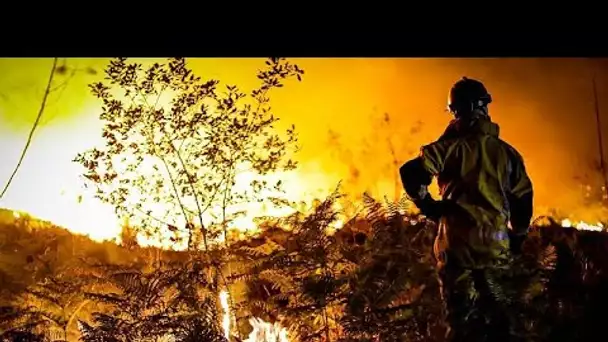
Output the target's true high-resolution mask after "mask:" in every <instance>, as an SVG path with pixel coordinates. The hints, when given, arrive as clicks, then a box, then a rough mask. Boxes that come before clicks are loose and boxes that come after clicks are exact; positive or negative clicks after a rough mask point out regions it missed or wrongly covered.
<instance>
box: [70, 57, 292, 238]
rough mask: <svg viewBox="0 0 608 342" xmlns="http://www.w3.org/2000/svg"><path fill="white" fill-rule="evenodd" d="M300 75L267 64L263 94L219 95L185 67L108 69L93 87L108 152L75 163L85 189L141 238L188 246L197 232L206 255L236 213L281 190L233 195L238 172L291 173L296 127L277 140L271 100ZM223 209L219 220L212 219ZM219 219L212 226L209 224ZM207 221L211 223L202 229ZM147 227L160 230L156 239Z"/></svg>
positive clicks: (258, 185) (178, 63) (255, 188)
mask: <svg viewBox="0 0 608 342" xmlns="http://www.w3.org/2000/svg"><path fill="white" fill-rule="evenodd" d="M302 74H303V71H302V70H301V69H299V68H298V66H297V65H294V64H291V63H289V62H287V61H286V60H285V59H282V58H272V59H270V60H269V61H268V62H267V63H266V67H265V68H264V69H263V70H260V71H259V72H258V75H257V76H258V78H259V79H260V81H261V84H260V86H259V87H258V88H256V89H254V90H252V91H251V93H250V94H245V93H243V92H241V91H240V90H239V89H238V88H237V87H236V86H232V85H227V86H226V87H225V89H223V90H220V88H218V85H219V82H218V81H217V80H208V81H204V80H203V79H202V78H201V77H199V76H196V75H195V74H194V73H193V72H192V70H191V69H189V68H188V67H187V64H186V61H185V59H183V58H172V59H170V60H169V61H168V63H166V64H159V63H155V64H153V65H151V66H150V67H148V68H146V69H144V68H143V66H142V65H141V64H138V63H129V62H128V61H127V59H125V58H118V59H115V60H113V61H111V62H110V65H109V66H108V67H107V68H106V70H105V75H106V81H104V82H99V83H94V84H91V85H90V88H91V92H92V93H93V95H95V96H96V97H97V98H99V99H100V100H101V101H102V102H103V107H102V113H101V114H100V119H101V120H102V121H103V122H104V123H105V127H104V130H103V138H104V139H105V146H103V147H96V148H93V149H91V150H88V151H86V152H84V153H80V154H78V156H77V157H76V158H75V161H76V162H78V163H79V164H81V165H82V166H83V167H84V168H85V172H84V178H85V180H86V182H85V184H87V185H89V186H93V187H94V188H95V190H96V191H97V192H96V196H97V197H98V198H99V199H101V200H102V201H104V202H106V203H109V204H111V205H113V206H114V207H115V208H116V212H117V213H118V214H119V215H120V216H127V217H129V218H130V219H131V222H133V223H134V225H135V226H139V227H144V232H145V233H147V234H153V235H154V234H158V233H159V230H160V231H162V232H163V233H164V234H169V235H170V234H173V235H174V240H175V242H176V243H177V242H182V243H184V242H186V240H187V243H188V244H187V246H188V247H189V248H194V247H198V246H193V243H192V235H193V232H194V231H195V230H196V231H200V232H201V233H202V240H203V245H204V247H208V246H207V245H208V243H209V242H211V241H215V238H216V237H217V235H218V234H219V233H220V232H221V231H208V226H209V225H211V224H213V223H215V224H217V223H218V222H219V223H220V225H219V226H220V227H222V228H224V231H223V232H221V233H224V234H225V233H226V232H225V227H226V224H227V223H228V222H229V221H230V220H231V219H233V218H234V215H236V213H235V212H230V208H231V207H232V206H233V205H235V204H238V203H243V202H248V201H252V200H260V201H261V200H263V199H264V197H265V196H262V195H264V194H263V192H264V190H276V191H280V190H281V184H280V182H279V183H278V184H267V182H265V181H264V180H263V179H260V178H259V177H257V178H255V177H254V179H253V180H252V182H251V184H250V185H251V187H248V188H250V189H251V191H249V190H241V189H237V188H235V185H236V179H237V176H238V175H239V174H240V173H243V172H249V173H253V175H265V174H267V173H269V172H273V171H280V170H290V169H293V168H295V167H296V163H295V162H294V161H293V160H291V159H290V156H289V153H290V152H292V148H293V147H295V144H296V142H297V139H296V134H295V127H293V126H292V127H291V128H289V129H288V130H287V131H286V134H285V135H281V134H279V133H277V132H276V131H275V128H274V125H275V123H276V122H277V120H278V118H277V117H276V116H275V115H274V114H273V113H272V112H271V108H270V104H269V97H268V95H269V92H270V90H271V89H273V88H277V87H282V86H283V81H284V80H286V79H289V78H297V79H298V80H299V79H300V78H301V75H302ZM217 208H219V210H216V209H217ZM213 215H215V217H216V218H217V219H212V221H211V222H209V220H208V218H209V217H213ZM206 220H207V221H206ZM152 227H155V228H156V230H157V231H156V232H153V231H152V230H151V229H152Z"/></svg>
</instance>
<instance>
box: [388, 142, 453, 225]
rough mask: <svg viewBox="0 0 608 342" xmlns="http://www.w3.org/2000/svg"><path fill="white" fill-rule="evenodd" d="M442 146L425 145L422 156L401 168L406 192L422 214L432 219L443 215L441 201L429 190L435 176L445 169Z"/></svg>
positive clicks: (400, 172) (435, 144)
mask: <svg viewBox="0 0 608 342" xmlns="http://www.w3.org/2000/svg"><path fill="white" fill-rule="evenodd" d="M441 147H442V144H439V143H434V144H431V145H428V146H424V147H423V148H422V149H421V153H420V156H418V157H417V158H414V159H412V160H410V161H408V162H407V163H405V164H403V166H401V168H400V169H399V174H400V176H401V182H402V183H403V188H404V189H405V192H406V193H407V195H408V196H409V197H410V198H411V199H412V201H413V202H414V204H416V206H417V207H418V209H420V211H421V212H422V214H423V215H425V216H426V217H428V218H429V219H431V220H438V219H439V217H440V216H441V202H440V201H436V200H434V199H433V197H432V196H431V194H430V193H429V192H428V186H429V185H431V182H432V181H433V177H434V176H435V175H437V174H438V173H439V172H440V170H442V169H443V159H444V158H443V156H442V151H443V149H442V148H441Z"/></svg>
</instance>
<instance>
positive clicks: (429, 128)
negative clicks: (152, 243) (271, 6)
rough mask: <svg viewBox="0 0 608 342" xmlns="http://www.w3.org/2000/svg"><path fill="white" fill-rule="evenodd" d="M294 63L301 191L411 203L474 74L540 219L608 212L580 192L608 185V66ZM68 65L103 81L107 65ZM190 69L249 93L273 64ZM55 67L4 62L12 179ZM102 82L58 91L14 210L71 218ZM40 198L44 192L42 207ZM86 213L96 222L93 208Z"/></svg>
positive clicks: (225, 63) (497, 61)
mask: <svg viewBox="0 0 608 342" xmlns="http://www.w3.org/2000/svg"><path fill="white" fill-rule="evenodd" d="M293 61H294V62H296V63H298V64H299V65H300V66H301V67H302V68H303V69H304V70H305V75H304V78H303V82H301V83H298V84H293V83H290V84H287V85H286V86H285V87H284V88H282V89H278V91H277V92H275V93H273V94H272V100H271V103H272V105H273V109H274V112H275V113H276V115H277V116H279V117H280V118H281V122H282V124H283V125H287V124H292V123H293V124H295V125H296V128H297V129H298V131H299V133H300V142H301V146H302V149H301V151H300V154H299V156H298V159H299V160H300V161H301V164H300V170H299V171H298V174H299V177H298V179H299V181H298V182H300V183H301V184H300V185H301V186H300V188H306V189H307V190H309V191H310V192H317V193H319V196H322V194H327V192H328V191H329V190H330V189H332V188H334V187H335V185H336V184H337V183H338V181H340V180H342V183H343V189H344V190H346V192H348V193H350V194H361V193H362V192H363V191H370V192H372V193H374V194H376V195H378V194H387V195H389V196H396V195H398V194H400V193H401V188H400V184H399V180H398V179H397V168H398V167H399V165H401V164H402V163H403V162H405V161H406V160H408V159H409V158H412V157H414V156H415V155H416V154H417V152H418V150H419V148H420V146H421V145H422V144H426V143H429V142H431V141H433V140H435V139H437V138H438V137H439V135H440V134H441V133H442V132H443V130H444V129H445V126H446V125H447V123H448V122H449V120H450V119H451V117H450V115H449V114H448V113H446V111H445V108H446V99H447V93H448V90H449V88H450V87H451V86H452V84H453V83H454V82H455V81H457V80H458V79H459V78H461V77H462V76H468V77H471V78H475V79H478V80H480V81H482V82H484V84H485V85H486V87H487V88H488V90H489V91H490V93H491V94H492V96H493V100H494V102H493V103H492V104H491V105H490V115H491V117H492V119H493V120H494V121H495V122H496V123H498V124H499V125H500V128H501V136H502V138H503V139H505V140H506V141H507V142H509V143H510V144H511V145H513V146H514V147H516V148H517V149H518V150H519V151H520V153H521V154H522V155H523V156H524V158H525V163H526V166H527V168H528V171H529V173H530V176H531V178H532V181H533V182H534V186H535V194H536V198H535V202H536V206H537V214H540V213H542V212H545V211H546V208H548V207H553V208H558V209H562V210H563V211H564V212H566V213H573V214H574V215H575V216H576V217H577V218H579V219H585V220H594V219H596V218H598V217H597V216H598V215H599V214H601V213H599V212H598V211H597V210H596V209H594V208H593V207H592V206H590V205H588V204H586V203H585V201H584V200H585V198H584V191H582V188H581V187H582V186H583V185H585V184H589V185H591V186H592V187H593V188H594V189H597V188H599V187H600V186H601V185H602V182H601V176H600V175H599V174H598V172H597V171H594V170H593V166H594V164H597V162H598V160H599V158H598V143H597V129H596V124H595V123H596V118H595V113H594V102H593V92H592V75H593V73H594V72H595V74H596V78H597V88H598V97H599V100H600V101H599V103H600V110H601V114H602V123H603V124H602V127H603V129H604V131H605V132H606V133H607V134H605V135H606V138H607V139H608V130H607V129H606V128H608V101H606V99H607V95H608V93H607V88H608V72H607V71H608V61H607V60H590V59H548V58H543V59H531V58H527V59H505V58H494V59H425V58H403V59H380V58H376V59H343V58H326V59H296V60H293ZM67 62H68V65H78V67H80V68H85V67H89V66H90V67H94V68H95V69H97V70H98V71H99V72H101V70H102V69H103V68H104V67H105V65H106V63H107V60H104V59H79V60H68V61H67ZM188 63H189V65H190V66H191V67H192V68H193V70H194V72H195V73H197V74H199V75H201V76H202V77H203V78H205V79H209V78H214V79H219V80H220V81H221V82H222V83H223V84H225V83H228V84H237V85H239V86H240V87H242V89H243V90H249V89H252V88H253V86H255V84H256V82H257V79H256V78H255V71H256V70H257V69H258V68H259V67H261V66H262V64H263V63H264V61H263V60H259V59H204V58H192V59H188ZM50 65H51V60H50V59H31V60H26V59H12V60H9V59H7V60H1V61H0V71H1V72H2V75H3V77H2V78H0V120H1V122H0V130H1V131H2V132H4V133H3V136H0V140H2V141H3V144H2V146H0V149H1V150H0V152H2V155H3V156H4V157H5V158H4V159H5V160H4V163H3V165H4V166H3V167H2V168H0V180H2V181H4V180H5V179H6V178H7V177H8V175H9V174H10V171H11V170H12V168H13V167H14V164H15V162H16V160H17V156H18V154H19V152H20V149H21V148H22V147H23V143H24V140H25V137H26V136H27V130H28V129H29V128H30V127H31V123H32V122H33V120H34V117H35V114H36V112H37V107H38V106H39V103H40V97H41V94H42V90H43V89H44V85H45V83H44V82H45V81H46V79H47V77H48V72H49V68H50ZM102 77H103V75H102V74H101V73H98V74H97V75H85V74H77V75H76V76H75V77H74V78H73V79H71V80H70V82H69V83H68V86H67V88H66V89H65V90H61V91H58V92H56V93H55V94H53V96H52V99H51V100H50V106H49V108H48V110H47V111H46V112H45V118H44V119H43V123H44V125H43V127H40V129H39V132H38V133H37V135H36V137H35V138H34V141H33V143H32V146H31V148H30V150H29V151H28V156H27V157H26V160H25V161H24V163H23V166H22V169H21V170H20V173H19V174H18V176H17V177H16V179H15V182H14V184H12V185H11V189H10V190H9V198H7V199H6V201H7V203H8V204H10V203H13V204H14V205H15V206H16V207H19V208H23V209H26V210H31V208H30V207H32V206H37V207H39V209H40V210H39V211H40V212H44V213H47V214H48V215H49V216H52V215H53V214H54V211H56V210H60V209H56V210H55V209H53V210H51V209H48V203H58V201H57V198H58V196H59V193H60V191H62V190H61V189H63V188H69V187H70V186H72V185H71V184H77V183H79V182H81V181H80V179H78V177H77V174H76V171H77V168H76V165H74V164H73V163H71V162H70V160H71V159H72V158H73V157H74V155H75V154H76V153H77V152H80V151H82V150H83V149H85V148H88V147H90V146H91V145H92V144H94V143H95V142H97V141H99V135H100V133H101V132H100V127H101V125H100V124H98V123H97V121H96V120H97V119H96V118H97V116H98V114H99V111H100V103H99V102H98V101H96V100H95V99H93V98H92V96H91V95H90V94H89V93H88V89H87V86H86V85H87V83H89V82H95V81H98V80H99V79H100V78H102ZM59 81H61V80H58V82H59ZM7 132H8V133H10V134H8V133H7ZM607 146H608V145H607ZM606 150H607V151H608V149H606ZM6 156H8V157H6ZM48 179H53V182H49V181H47V180H48ZM55 185H56V186H55ZM60 185H61V187H60ZM68 192H69V191H68ZM31 193H37V195H36V196H35V198H32V196H30V195H29V194H31ZM11 201H12V202H11ZM8 204H7V205H8ZM45 208H47V209H45ZM65 208H66V209H65V211H66V212H73V211H76V210H81V209H78V208H79V207H78V206H68V205H67V204H66V207H65ZM43 209H44V210H43ZM82 210H83V212H82V216H83V222H85V223H87V222H88V221H90V220H88V217H89V215H90V212H92V210H88V211H85V210H84V209H82ZM109 211H110V212H111V210H109ZM104 213H105V212H104ZM66 215H68V214H67V213H66ZM70 215H73V214H70ZM100 215H102V214H100ZM103 215H105V214H103ZM607 216H608V215H607ZM604 218H605V217H604ZM67 219H68V218H67V217H66V220H67ZM85 223H83V224H85Z"/></svg>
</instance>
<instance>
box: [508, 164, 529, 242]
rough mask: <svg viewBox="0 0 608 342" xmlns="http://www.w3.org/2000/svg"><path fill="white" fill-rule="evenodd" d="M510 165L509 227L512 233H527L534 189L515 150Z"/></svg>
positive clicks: (518, 234) (520, 234) (521, 234)
mask: <svg viewBox="0 0 608 342" xmlns="http://www.w3.org/2000/svg"><path fill="white" fill-rule="evenodd" d="M512 166H513V168H512V170H511V191H510V192H509V206H510V208H511V227H512V232H513V234H515V235H517V236H523V235H526V234H527V233H528V227H529V225H530V221H531V220H532V214H533V198H534V191H533V189H532V182H531V181H530V177H528V173H527V172H526V167H525V165H524V161H523V158H522V157H521V156H520V155H519V154H518V153H517V152H515V155H514V160H513V163H512Z"/></svg>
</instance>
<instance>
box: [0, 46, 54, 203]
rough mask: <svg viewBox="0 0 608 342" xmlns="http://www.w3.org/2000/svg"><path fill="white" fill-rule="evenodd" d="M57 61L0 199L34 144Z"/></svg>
mask: <svg viewBox="0 0 608 342" xmlns="http://www.w3.org/2000/svg"><path fill="white" fill-rule="evenodd" d="M57 60H58V58H57V57H55V59H53V66H52V68H51V75H50V76H49V81H48V82H47V84H46V89H45V91H44V96H43V97H42V103H41V104H40V109H39V110H38V115H37V116H36V121H34V125H33V126H32V129H31V130H30V134H29V135H28V137H27V141H26V143H25V146H24V147H23V150H22V151H21V156H20V157H19V161H18V162H17V165H16V166H15V169H14V170H13V173H12V174H11V176H10V177H9V179H8V181H7V182H6V185H5V186H4V189H3V190H2V193H0V199H1V198H3V197H4V194H6V191H7V190H8V188H9V186H10V185H11V183H12V182H13V179H14V178H15V175H16V174H17V171H19V168H20V167H21V163H23V159H24V158H25V154H26V153H27V150H28V148H29V147H30V144H31V143H32V138H33V136H34V132H35V131H36V128H37V127H38V123H39V122H40V118H41V117H42V113H44V109H45V107H46V101H47V99H48V97H49V94H50V93H51V85H52V84H53V76H55V68H56V67H57Z"/></svg>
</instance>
